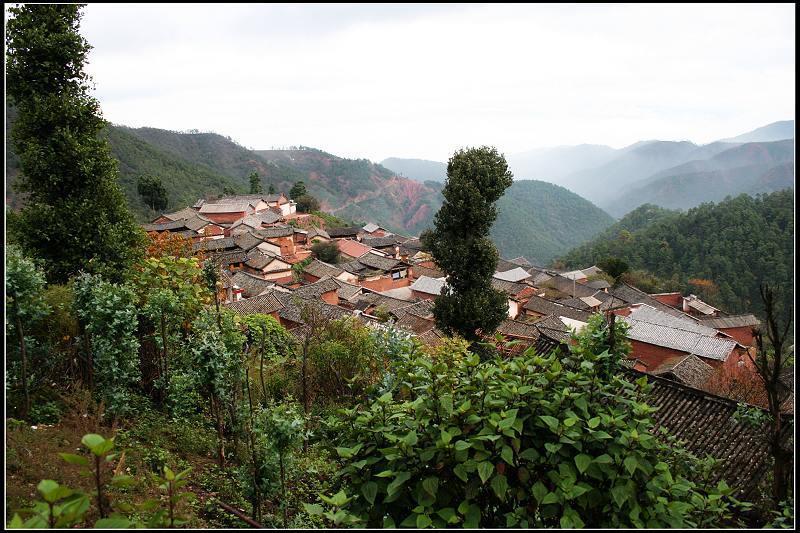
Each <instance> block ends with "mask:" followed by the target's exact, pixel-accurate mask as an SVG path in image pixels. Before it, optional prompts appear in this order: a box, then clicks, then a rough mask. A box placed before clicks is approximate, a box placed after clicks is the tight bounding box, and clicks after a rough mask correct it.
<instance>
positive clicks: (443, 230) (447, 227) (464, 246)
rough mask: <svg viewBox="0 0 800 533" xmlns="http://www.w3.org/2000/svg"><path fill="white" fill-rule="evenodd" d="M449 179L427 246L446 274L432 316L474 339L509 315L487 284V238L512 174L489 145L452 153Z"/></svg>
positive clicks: (491, 255)
mask: <svg viewBox="0 0 800 533" xmlns="http://www.w3.org/2000/svg"><path fill="white" fill-rule="evenodd" d="M447 176H448V177H447V182H446V183H445V187H444V190H443V191H442V194H443V195H444V198H445V201H444V203H443V204H442V207H441V209H439V212H438V213H436V218H435V229H434V230H433V232H431V233H429V234H428V235H427V237H426V242H425V245H426V247H428V248H429V249H430V250H431V253H432V255H433V257H434V259H435V261H436V264H437V265H439V267H440V268H441V269H442V270H443V271H444V272H445V273H446V274H447V284H446V285H445V287H444V289H443V290H442V294H441V295H440V296H439V297H437V298H436V301H435V305H434V307H433V315H434V317H435V318H436V325H437V326H438V327H439V329H441V330H442V331H444V332H445V333H447V334H453V333H458V334H460V335H461V336H463V337H464V338H465V339H467V340H470V341H475V340H478V339H479V338H480V333H484V334H487V333H491V332H492V331H494V329H495V328H496V327H497V326H498V325H499V324H500V322H502V321H503V320H504V319H505V318H506V316H507V302H506V297H505V296H504V295H503V293H501V292H500V291H498V290H496V289H493V288H492V286H491V279H492V275H493V274H494V271H495V267H496V266H497V258H498V255H497V250H496V249H495V247H494V245H493V244H492V242H491V241H490V240H489V237H488V236H489V230H490V229H491V227H492V224H493V223H494V221H495V219H496V218H497V208H496V207H495V202H497V200H498V199H499V198H500V197H501V196H502V195H503V193H504V192H505V190H506V189H507V188H508V187H509V186H510V185H511V183H512V176H511V172H510V171H509V170H508V165H507V163H506V160H505V158H504V157H503V156H502V155H500V154H498V152H497V150H496V149H494V148H489V147H482V148H473V149H469V150H460V151H458V152H456V153H455V154H454V155H453V157H451V158H450V161H449V162H448V164H447Z"/></svg>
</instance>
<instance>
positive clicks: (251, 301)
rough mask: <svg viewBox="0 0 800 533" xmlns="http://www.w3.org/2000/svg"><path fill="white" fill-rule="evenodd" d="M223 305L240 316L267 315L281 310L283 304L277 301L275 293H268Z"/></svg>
mask: <svg viewBox="0 0 800 533" xmlns="http://www.w3.org/2000/svg"><path fill="white" fill-rule="evenodd" d="M225 305H226V306H227V307H229V308H230V309H231V310H233V311H234V312H235V313H237V314H240V315H252V314H256V313H262V314H265V315H268V314H270V313H274V312H275V311H279V310H280V309H282V308H283V302H281V301H280V299H278V297H277V296H276V292H268V293H266V294H263V295H261V296H254V297H253V298H245V299H244V300H239V301H238V302H230V303H227V304H225Z"/></svg>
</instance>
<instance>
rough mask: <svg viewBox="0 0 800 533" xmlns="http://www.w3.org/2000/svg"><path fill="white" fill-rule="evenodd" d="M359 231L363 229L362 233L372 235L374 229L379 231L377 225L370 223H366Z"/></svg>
mask: <svg viewBox="0 0 800 533" xmlns="http://www.w3.org/2000/svg"><path fill="white" fill-rule="evenodd" d="M361 229H363V230H364V231H366V232H367V233H372V232H373V231H375V230H376V229H380V226H379V225H377V224H374V223H372V222H369V223H368V224H367V225H366V226H364V227H363V228H361Z"/></svg>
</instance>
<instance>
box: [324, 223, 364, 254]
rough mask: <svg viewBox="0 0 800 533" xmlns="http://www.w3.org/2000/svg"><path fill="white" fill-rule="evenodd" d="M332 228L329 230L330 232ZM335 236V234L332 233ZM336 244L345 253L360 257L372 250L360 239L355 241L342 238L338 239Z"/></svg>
mask: <svg viewBox="0 0 800 533" xmlns="http://www.w3.org/2000/svg"><path fill="white" fill-rule="evenodd" d="M331 231H332V230H329V231H328V233H330V232H331ZM331 237H333V235H331ZM336 246H337V247H338V248H339V251H340V252H342V253H343V254H345V255H348V256H350V257H353V258H355V259H358V258H359V257H361V256H362V255H364V254H368V253H369V251H370V249H371V248H370V247H369V246H365V245H363V244H361V243H360V242H358V241H354V240H351V239H342V240H339V241H336Z"/></svg>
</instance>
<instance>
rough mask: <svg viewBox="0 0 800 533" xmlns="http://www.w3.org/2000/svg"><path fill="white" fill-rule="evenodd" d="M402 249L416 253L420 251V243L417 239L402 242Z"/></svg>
mask: <svg viewBox="0 0 800 533" xmlns="http://www.w3.org/2000/svg"><path fill="white" fill-rule="evenodd" d="M403 248H408V249H409V250H415V251H417V252H420V251H422V248H423V246H422V242H421V241H420V240H419V239H416V238H414V239H408V240H406V241H404V242H403Z"/></svg>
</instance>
